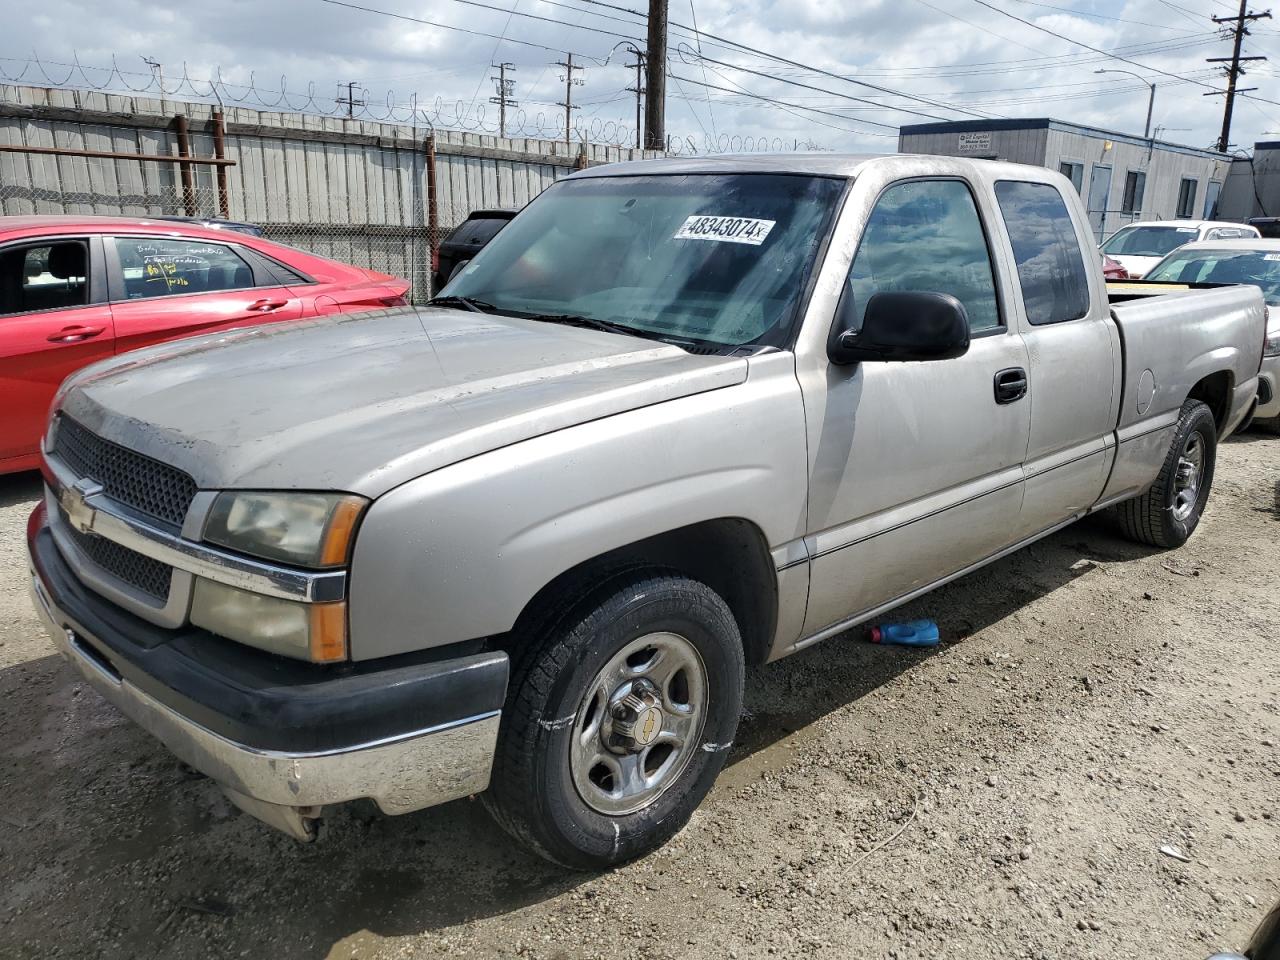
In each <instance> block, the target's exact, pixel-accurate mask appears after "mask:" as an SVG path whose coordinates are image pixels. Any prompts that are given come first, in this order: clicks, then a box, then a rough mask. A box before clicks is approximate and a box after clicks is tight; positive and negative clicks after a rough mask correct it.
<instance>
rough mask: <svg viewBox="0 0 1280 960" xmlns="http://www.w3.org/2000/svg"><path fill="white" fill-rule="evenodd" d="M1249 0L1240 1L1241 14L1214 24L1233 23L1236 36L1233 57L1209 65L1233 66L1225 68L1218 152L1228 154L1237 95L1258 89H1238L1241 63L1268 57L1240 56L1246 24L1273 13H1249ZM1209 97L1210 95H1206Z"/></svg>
mask: <svg viewBox="0 0 1280 960" xmlns="http://www.w3.org/2000/svg"><path fill="white" fill-rule="evenodd" d="M1248 7H1249V0H1240V12H1239V13H1237V14H1236V15H1235V16H1234V17H1213V18H1212V19H1213V22H1214V23H1217V24H1223V23H1232V24H1234V26H1233V27H1232V28H1231V32H1232V34H1233V35H1234V36H1235V43H1234V44H1233V46H1232V48H1231V56H1229V57H1210V58H1209V60H1208V61H1207V62H1208V63H1230V64H1231V66H1229V67H1226V68H1224V69H1225V70H1226V73H1227V99H1226V101H1225V103H1224V104H1223V108H1222V133H1221V134H1220V135H1219V136H1218V152H1219V153H1226V152H1227V146H1228V144H1229V143H1230V141H1231V114H1232V111H1233V110H1234V108H1235V103H1236V94H1238V93H1239V94H1243V93H1244V92H1245V90H1257V89H1258V88H1257V87H1246V88H1245V89H1244V90H1238V89H1236V81H1237V80H1238V79H1239V78H1240V76H1241V75H1242V74H1243V73H1244V68H1243V67H1242V66H1240V63H1241V62H1242V61H1244V60H1265V59H1267V58H1266V57H1242V56H1240V44H1241V43H1242V42H1243V41H1244V37H1245V34H1246V33H1248V32H1249V31H1248V29H1247V28H1246V27H1245V23H1246V22H1248V23H1252V22H1253V21H1254V20H1263V19H1267V20H1270V19H1271V11H1270V10H1267V11H1265V12H1263V13H1248V12H1246V11H1247V10H1248ZM1205 96H1209V94H1205Z"/></svg>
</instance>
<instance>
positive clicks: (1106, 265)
mask: <svg viewBox="0 0 1280 960" xmlns="http://www.w3.org/2000/svg"><path fill="white" fill-rule="evenodd" d="M1102 275H1103V276H1104V277H1106V279H1108V280H1128V279H1129V271H1128V270H1126V269H1125V268H1124V267H1123V266H1121V264H1120V262H1119V261H1118V260H1112V259H1111V258H1110V257H1108V256H1107V255H1106V254H1105V253H1104V254H1103V255H1102Z"/></svg>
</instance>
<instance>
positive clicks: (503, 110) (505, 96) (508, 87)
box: [489, 63, 520, 137]
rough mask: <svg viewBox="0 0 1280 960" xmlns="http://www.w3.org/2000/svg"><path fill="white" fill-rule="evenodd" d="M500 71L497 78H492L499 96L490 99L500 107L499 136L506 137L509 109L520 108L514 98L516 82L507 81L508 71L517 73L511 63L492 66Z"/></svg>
mask: <svg viewBox="0 0 1280 960" xmlns="http://www.w3.org/2000/svg"><path fill="white" fill-rule="evenodd" d="M490 66H492V67H493V68H494V69H496V70H497V71H498V75H497V76H496V77H490V78H489V79H490V80H492V81H493V86H494V92H495V93H496V94H497V96H493V97H490V98H489V102H490V103H496V104H497V105H498V136H500V137H506V135H507V107H518V106H520V104H519V103H517V102H516V101H515V99H514V97H513V96H512V95H513V94H514V93H515V92H516V82H515V81H514V80H508V79H507V71H508V70H510V71H512V72H514V71H515V69H516V68H515V66H514V65H513V64H510V63H494V64H490Z"/></svg>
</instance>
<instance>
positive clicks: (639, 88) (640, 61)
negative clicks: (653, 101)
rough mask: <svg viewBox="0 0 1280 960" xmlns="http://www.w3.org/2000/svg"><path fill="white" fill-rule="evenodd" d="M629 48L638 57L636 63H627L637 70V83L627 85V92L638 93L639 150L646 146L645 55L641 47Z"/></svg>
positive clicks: (637, 137) (637, 143) (637, 141)
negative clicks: (644, 107)
mask: <svg viewBox="0 0 1280 960" xmlns="http://www.w3.org/2000/svg"><path fill="white" fill-rule="evenodd" d="M627 49H628V50H630V51H631V53H632V54H634V55H635V58H636V62H635V63H629V64H627V66H629V67H633V68H634V69H635V71H636V85H635V86H634V87H627V92H628V93H634V94H635V95H636V149H637V150H639V149H640V148H641V147H642V146H644V140H643V137H644V121H643V120H642V119H641V110H642V109H643V106H644V61H645V56H644V54H643V53H641V52H640V50H639V49H637V48H636V47H633V46H631V45H628V46H627Z"/></svg>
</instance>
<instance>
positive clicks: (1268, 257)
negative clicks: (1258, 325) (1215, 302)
mask: <svg viewBox="0 0 1280 960" xmlns="http://www.w3.org/2000/svg"><path fill="white" fill-rule="evenodd" d="M1146 279H1148V280H1176V281H1178V282H1179V283H1251V284H1253V285H1254V286H1255V287H1260V288H1261V289H1262V296H1263V297H1264V298H1265V299H1266V301H1267V303H1269V304H1273V305H1275V304H1280V250H1276V251H1271V252H1267V251H1263V250H1179V251H1177V252H1176V253H1173V254H1171V255H1170V256H1169V257H1168V258H1166V259H1165V260H1163V261H1161V262H1160V263H1158V264H1156V265H1155V267H1154V268H1153V269H1152V270H1151V272H1150V273H1148V274H1147V276H1146Z"/></svg>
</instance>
